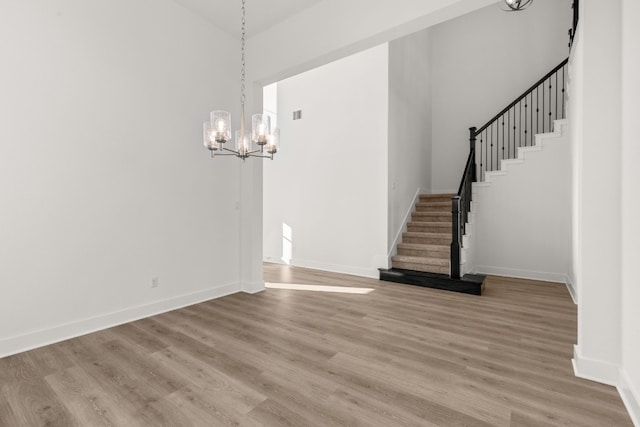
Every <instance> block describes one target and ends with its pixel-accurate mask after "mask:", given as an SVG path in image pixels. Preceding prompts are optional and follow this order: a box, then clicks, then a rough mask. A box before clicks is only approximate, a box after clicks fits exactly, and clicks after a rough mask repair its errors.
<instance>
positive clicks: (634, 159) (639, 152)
mask: <svg viewBox="0 0 640 427" xmlns="http://www.w3.org/2000/svg"><path fill="white" fill-rule="evenodd" d="M638 16H640V3H638V2H637V1H634V0H623V2H622V224H621V231H622V278H621V279H622V372H621V374H622V378H621V388H622V389H623V393H625V394H626V397H625V403H627V407H628V408H629V411H630V412H631V414H632V416H633V417H634V421H635V423H636V424H637V425H640V310H638V302H640V280H639V279H638V272H637V269H638V268H637V267H638V260H640V221H638V214H639V212H640V190H639V189H638V183H640V168H638V159H640V138H639V137H638V130H637V122H638V116H639V115H640V107H638V99H640V80H639V79H638V76H639V75H640V28H639V27H638V25H637V22H636V18H637V17H638Z"/></svg>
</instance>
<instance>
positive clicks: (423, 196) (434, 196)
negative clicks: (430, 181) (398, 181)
mask: <svg viewBox="0 0 640 427" xmlns="http://www.w3.org/2000/svg"><path fill="white" fill-rule="evenodd" d="M453 196H455V194H448V193H445V194H420V200H433V199H451V198H452V197H453Z"/></svg>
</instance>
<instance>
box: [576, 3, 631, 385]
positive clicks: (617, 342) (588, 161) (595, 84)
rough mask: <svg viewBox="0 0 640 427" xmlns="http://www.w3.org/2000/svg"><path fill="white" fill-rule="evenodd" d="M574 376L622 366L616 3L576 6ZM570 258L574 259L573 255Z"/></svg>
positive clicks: (613, 375) (607, 373)
mask: <svg viewBox="0 0 640 427" xmlns="http://www.w3.org/2000/svg"><path fill="white" fill-rule="evenodd" d="M580 7H581V15H580V25H581V26H582V33H581V36H582V38H581V39H579V40H578V42H579V43H582V61H581V63H576V64H575V65H576V66H578V67H581V70H582V82H581V83H582V86H581V87H580V88H578V90H579V91H580V92H581V95H580V97H581V99H582V101H583V102H582V105H583V108H582V112H581V115H582V131H581V133H580V135H581V137H582V138H581V140H578V141H575V142H574V143H575V144H580V158H579V163H580V171H579V176H578V180H579V190H578V191H579V193H578V209H579V211H580V224H579V227H580V228H579V230H578V233H579V235H580V239H581V240H580V250H579V253H578V256H579V259H578V261H577V268H578V269H579V273H578V274H577V277H578V283H577V288H578V344H577V346H576V349H575V358H574V366H575V370H576V373H577V374H578V375H579V376H583V377H586V378H594V379H596V380H599V381H602V382H608V383H610V384H617V383H618V371H619V366H620V363H621V357H622V355H621V317H620V312H621V309H622V305H621V285H620V282H621V279H622V278H621V273H620V271H621V263H620V256H621V239H620V236H621V228H620V219H621V193H620V182H621V181H620V179H621V175H620V168H621V143H620V140H621V130H620V128H621V127H620V124H621V119H620V117H621V101H620V100H621V96H622V92H621V84H620V76H621V49H620V42H621V38H620V26H621V6H620V1H619V0H618V1H612V2H606V4H604V3H601V2H581V3H580ZM574 255H575V254H574Z"/></svg>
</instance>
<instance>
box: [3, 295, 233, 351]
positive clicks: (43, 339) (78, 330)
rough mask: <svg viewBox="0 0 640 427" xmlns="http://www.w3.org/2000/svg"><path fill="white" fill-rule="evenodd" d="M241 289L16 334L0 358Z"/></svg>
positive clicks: (165, 302)
mask: <svg viewBox="0 0 640 427" xmlns="http://www.w3.org/2000/svg"><path fill="white" fill-rule="evenodd" d="M239 291H240V284H239V283H230V284H225V285H220V286H217V287H215V288H211V289H207V290H204V291H199V292H194V293H191V294H186V295H181V296H177V297H173V298H169V299H166V300H162V301H156V302H153V303H150V304H145V305H141V306H137V307H132V308H127V309H124V310H120V311H117V312H113V313H109V314H104V315H100V316H96V317H91V318H88V319H83V320H79V321H76V322H71V323H66V324H63V325H58V326H54V327H52V328H47V329H41V330H39V331H35V332H31V333H28V334H24V335H19V336H16V337H10V338H6V339H3V340H0V358H2V357H7V356H11V355H13V354H17V353H22V352H24V351H29V350H33V349H35V348H38V347H43V346H46V345H49V344H54V343H57V342H60V341H64V340H67V339H71V338H75V337H78V336H81V335H86V334H90V333H92V332H96V331H100V330H103V329H108V328H111V327H114V326H117V325H121V324H123V323H128V322H133V321H135V320H139V319H142V318H145V317H150V316H154V315H156V314H161V313H166V312H167V311H171V310H175V309H178V308H181V307H186V306H189V305H193V304H198V303H201V302H204V301H208V300H211V299H215V298H220V297H223V296H226V295H230V294H234V293H236V292H239Z"/></svg>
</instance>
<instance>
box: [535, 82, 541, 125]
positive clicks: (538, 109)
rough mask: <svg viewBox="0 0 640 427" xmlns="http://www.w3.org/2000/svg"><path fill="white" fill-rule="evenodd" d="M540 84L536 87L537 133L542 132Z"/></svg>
mask: <svg viewBox="0 0 640 427" xmlns="http://www.w3.org/2000/svg"><path fill="white" fill-rule="evenodd" d="M538 89H540V86H538V87H537V88H536V133H537V134H538V133H540V93H539V90H538Z"/></svg>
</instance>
